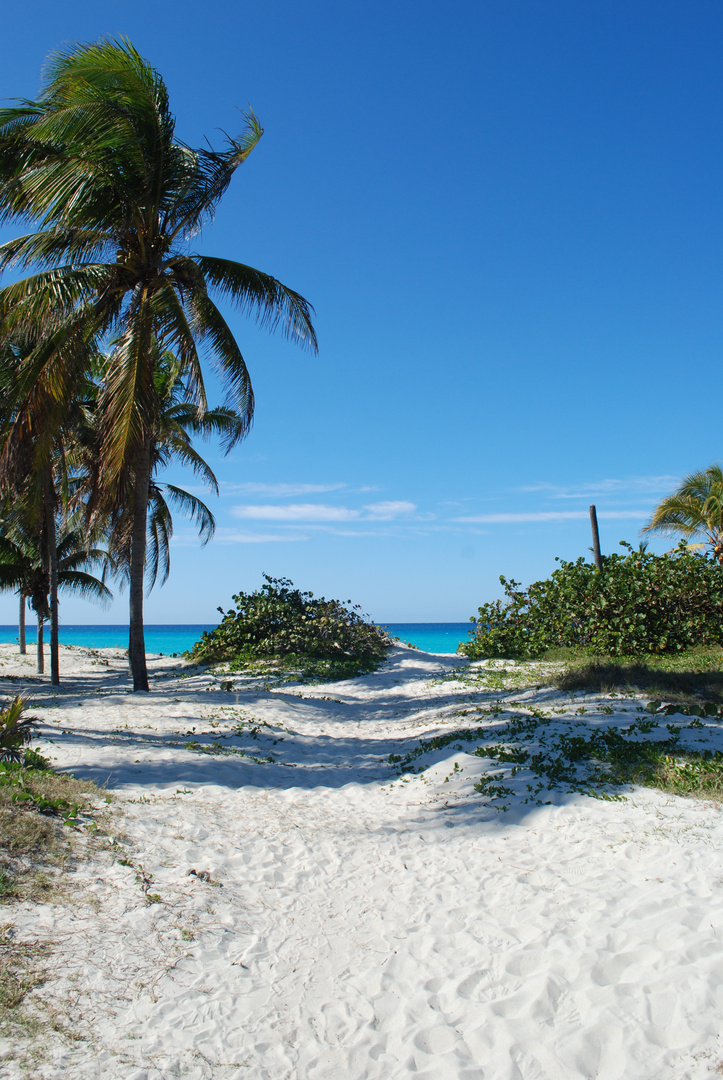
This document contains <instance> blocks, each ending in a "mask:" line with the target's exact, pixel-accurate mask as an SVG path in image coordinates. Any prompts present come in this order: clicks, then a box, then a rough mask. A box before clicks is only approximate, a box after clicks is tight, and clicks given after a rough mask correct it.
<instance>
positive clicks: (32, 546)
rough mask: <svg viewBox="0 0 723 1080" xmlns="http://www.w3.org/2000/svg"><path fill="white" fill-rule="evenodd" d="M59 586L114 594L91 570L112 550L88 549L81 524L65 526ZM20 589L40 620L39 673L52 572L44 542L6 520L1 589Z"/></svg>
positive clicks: (0, 549)
mask: <svg viewBox="0 0 723 1080" xmlns="http://www.w3.org/2000/svg"><path fill="white" fill-rule="evenodd" d="M56 557H57V566H58V572H57V588H58V590H59V591H60V592H64V593H68V594H70V595H73V596H78V597H81V598H83V599H86V600H94V601H96V602H98V603H107V602H109V601H110V600H112V598H113V594H112V593H111V591H110V589H109V588H108V587H107V585H106V584H105V582H104V581H103V580H102V579H98V578H96V577H94V576H93V574H92V573H91V571H92V570H97V569H101V570H102V571H103V573H105V571H106V569H107V567H108V565H109V557H108V553H107V552H106V551H104V550H102V549H100V548H90V549H88V547H87V545H86V542H85V539H84V536H83V533H82V531H81V530H80V529H79V528H69V527H65V528H62V529H61V531H60V533H59V536H58V544H57V552H56ZM7 589H12V590H20V592H21V593H22V595H23V596H27V597H28V599H29V600H30V606H31V608H32V609H33V611H34V612H35V618H36V622H37V627H38V630H37V655H38V673H39V674H41V675H42V674H43V672H44V670H45V658H44V654H43V637H44V635H43V624H44V623H45V622H46V621H47V619H48V618H49V617H50V603H49V593H50V575H49V572H48V560H47V557H46V555H45V552H44V550H43V542H42V541H41V540H40V539H39V538H38V537H33V536H31V535H27V534H24V533H23V531H22V526H21V523H20V522H19V521H18V520H17V519H15V521H8V520H6V521H4V522H3V524H2V534H0V590H7Z"/></svg>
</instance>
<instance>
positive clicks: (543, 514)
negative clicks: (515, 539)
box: [454, 510, 650, 525]
mask: <svg viewBox="0 0 723 1080" xmlns="http://www.w3.org/2000/svg"><path fill="white" fill-rule="evenodd" d="M649 516H650V511H649V510H601V511H599V513H598V517H599V518H604V519H609V520H630V521H643V520H644V519H645V518H647V517H649ZM589 517H590V514H589V511H587V510H539V511H530V512H523V513H510V514H505V513H500V514H471V515H470V516H469V517H458V518H454V521H459V522H467V523H469V524H478V525H517V524H523V523H525V522H535V521H538V522H542V521H585V520H589Z"/></svg>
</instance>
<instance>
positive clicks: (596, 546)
mask: <svg viewBox="0 0 723 1080" xmlns="http://www.w3.org/2000/svg"><path fill="white" fill-rule="evenodd" d="M590 525H591V526H592V550H593V555H594V556H595V565H596V566H597V568H598V570H599V571H600V572H601V573H602V568H603V565H602V555H601V554H600V533H599V532H598V528H597V510H596V509H595V506H594V504H593V505H592V506H591V507H590Z"/></svg>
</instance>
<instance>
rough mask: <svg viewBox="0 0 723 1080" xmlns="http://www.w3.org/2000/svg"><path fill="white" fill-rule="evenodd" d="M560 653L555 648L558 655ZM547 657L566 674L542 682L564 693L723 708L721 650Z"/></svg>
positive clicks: (716, 648)
mask: <svg viewBox="0 0 723 1080" xmlns="http://www.w3.org/2000/svg"><path fill="white" fill-rule="evenodd" d="M559 651H560V650H558V652H559ZM565 651H566V653H567V655H566V656H560V655H558V654H557V652H556V653H555V655H554V657H553V656H552V655H550V656H549V657H548V659H553V658H554V659H558V660H563V661H564V662H565V670H563V671H562V672H560V673H558V674H551V675H550V676H549V677H548V680H547V681H550V682H552V683H553V685H555V686H557V687H558V689H560V690H565V691H568V692H571V691H575V690H586V691H590V692H595V691H597V692H601V693H613V692H622V693H631V692H633V693H635V692H637V693H647V694H650V695H651V696H652V697H658V698H663V699H664V700H665V701H667V702H670V703H672V704H680V705H688V706H691V705H693V706H695V705H700V704H701V703H705V702H711V703H714V704H715V705H717V706H719V707H720V706H723V650H722V649H720V648H718V647H708V648H698V649H687V650H685V652H681V653H678V654H676V655H670V656H648V655H646V656H645V657H639V656H623V657H620V656H618V657H615V658H612V657H608V656H593V657H591V656H590V654H589V653H579V652H578V653H575V652H573V651H572V650H565Z"/></svg>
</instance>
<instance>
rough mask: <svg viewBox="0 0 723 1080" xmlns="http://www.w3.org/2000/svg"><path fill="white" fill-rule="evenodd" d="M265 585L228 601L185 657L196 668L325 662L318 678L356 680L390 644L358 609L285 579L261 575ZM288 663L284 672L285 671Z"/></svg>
mask: <svg viewBox="0 0 723 1080" xmlns="http://www.w3.org/2000/svg"><path fill="white" fill-rule="evenodd" d="M264 581H265V583H264V585H263V586H262V587H261V588H260V589H257V590H256V591H255V592H251V593H243V592H242V593H238V594H237V595H236V596H234V597H233V601H234V605H235V606H234V607H233V608H231V609H229V611H224V610H223V609H222V608H219V609H218V610H219V611H220V612H221V615H222V616H223V618H222V619H221V622H220V624H219V625H218V626H217V627H216V628H215V630H211V631H206V632H204V634H202V636H201V639H200V640H199V641H198V642H196V644H195V645H194V647H193V648H192V649H191V651H190V654H189V655H190V657H191V659H193V660H196V661H198V662H200V663H218V662H221V661H230V662H231V663H235V662H239V661H253V660H258V659H264V658H269V659H271V658H274V659H277V660H282V661H283V660H286V661H287V662H288V663H293V662H294V661H301V663H302V666H303V667H308V666H309V665H308V661H321V662H324V661H327V662H331V664H330V665H329V664H327V665H326V667H325V666H324V664H323V663H322V664H320V665H317V668H318V673H319V674H324V672H325V671H326V672H327V673H328V674H330V675H334V674H349V675H352V674H356V673H359V672H362V671H371V670H373V669H374V668H376V667H378V666H379V664H380V663H381V662H382V661H383V660H384V658H385V656H386V651H387V649H388V648H389V647H390V645H391V644H392V642H391V639H390V637H389V635H388V634H387V633H386V632H385V631H384V630H383V629H381V627H379V626H376V625H375V624H374V623H372V622H368V621H367V620H366V619H365V618H364V616H363V615H361V614H360V609H359V606H358V605H354V606H347V605H350V604H351V601H346V604H345V603H343V602H342V601H340V600H326V599H325V598H324V597H315V596H314V595H313V593H310V592H302V591H300V590H299V589H295V588H294V585H293V582H291V581H289V580H288V578H272V577H269V576H268V575H267V574H264ZM288 663H287V666H288Z"/></svg>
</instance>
